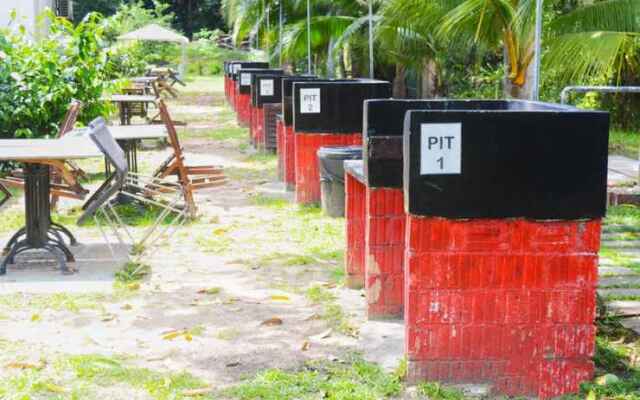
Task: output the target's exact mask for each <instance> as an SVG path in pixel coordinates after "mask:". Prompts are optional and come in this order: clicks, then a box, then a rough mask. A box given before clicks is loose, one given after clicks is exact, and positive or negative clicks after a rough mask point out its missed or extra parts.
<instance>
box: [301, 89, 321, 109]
mask: <svg viewBox="0 0 640 400" xmlns="http://www.w3.org/2000/svg"><path fill="white" fill-rule="evenodd" d="M300 114H320V89H319V88H315V89H300Z"/></svg>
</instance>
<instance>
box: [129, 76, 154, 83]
mask: <svg viewBox="0 0 640 400" xmlns="http://www.w3.org/2000/svg"><path fill="white" fill-rule="evenodd" d="M158 79H160V78H159V77H157V76H136V77H133V78H130V80H131V81H132V82H140V83H143V82H155V81H157V80H158Z"/></svg>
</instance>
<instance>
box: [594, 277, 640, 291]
mask: <svg viewBox="0 0 640 400" xmlns="http://www.w3.org/2000/svg"><path fill="white" fill-rule="evenodd" d="M612 286H617V287H621V286H623V287H627V288H628V287H632V286H633V287H637V288H640V275H619V276H610V277H606V278H600V279H599V280H598V287H600V288H607V287H612Z"/></svg>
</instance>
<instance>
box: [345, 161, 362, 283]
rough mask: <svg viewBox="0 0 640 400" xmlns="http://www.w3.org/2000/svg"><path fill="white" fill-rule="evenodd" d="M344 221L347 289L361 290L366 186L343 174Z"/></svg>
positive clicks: (351, 176)
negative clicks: (345, 230)
mask: <svg viewBox="0 0 640 400" xmlns="http://www.w3.org/2000/svg"><path fill="white" fill-rule="evenodd" d="M345 192H346V193H345V219H346V229H347V232H346V233H347V235H346V237H347V249H346V257H345V272H346V276H347V287H349V288H351V289H361V288H363V287H364V279H365V272H364V268H365V261H364V252H365V250H364V249H365V225H366V220H365V210H366V197H367V189H366V186H365V185H364V184H363V183H362V182H360V181H359V180H358V179H356V178H354V177H353V175H351V174H349V173H346V174H345Z"/></svg>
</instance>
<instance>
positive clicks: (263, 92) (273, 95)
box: [251, 73, 285, 108]
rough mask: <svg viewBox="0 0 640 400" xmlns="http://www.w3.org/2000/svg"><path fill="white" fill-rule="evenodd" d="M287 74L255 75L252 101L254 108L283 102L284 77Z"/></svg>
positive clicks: (252, 84)
mask: <svg viewBox="0 0 640 400" xmlns="http://www.w3.org/2000/svg"><path fill="white" fill-rule="evenodd" d="M284 76H285V74H284V73H282V74H276V75H274V74H254V75H253V78H252V82H251V101H252V105H253V106H254V107H260V108H262V106H263V105H264V104H273V103H281V102H282V83H281V82H282V77H284Z"/></svg>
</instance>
